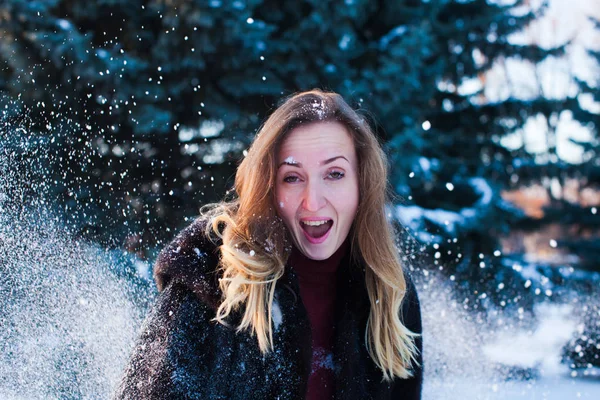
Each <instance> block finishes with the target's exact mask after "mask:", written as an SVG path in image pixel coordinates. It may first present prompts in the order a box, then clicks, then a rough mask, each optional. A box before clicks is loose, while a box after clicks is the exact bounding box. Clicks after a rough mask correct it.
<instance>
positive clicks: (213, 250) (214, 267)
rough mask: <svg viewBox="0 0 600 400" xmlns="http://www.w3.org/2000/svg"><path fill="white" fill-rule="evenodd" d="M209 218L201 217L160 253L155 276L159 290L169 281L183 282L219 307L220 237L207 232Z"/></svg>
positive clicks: (186, 286) (198, 295)
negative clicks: (211, 235)
mask: <svg viewBox="0 0 600 400" xmlns="http://www.w3.org/2000/svg"><path fill="white" fill-rule="evenodd" d="M209 223H210V221H208V220H207V218H205V217H198V218H197V219H195V220H194V221H193V222H192V223H191V224H190V225H188V226H187V227H186V228H185V229H183V230H182V231H181V232H180V233H179V234H178V235H177V236H176V237H175V238H174V239H173V240H172V241H171V242H170V243H169V244H168V245H166V246H165V247H164V248H163V249H162V251H161V252H160V254H159V255H158V257H157V259H156V262H155V263H154V279H155V281H156V285H157V287H158V289H159V291H163V290H165V288H167V286H169V284H171V283H172V284H174V285H177V286H182V287H185V288H187V289H188V290H190V291H191V292H193V293H194V294H195V295H196V296H197V297H199V298H200V299H201V300H203V301H204V302H205V303H207V304H208V305H210V306H212V307H213V308H216V307H217V306H218V302H219V300H220V298H221V293H220V289H219V276H218V274H219V271H218V266H219V246H220V244H221V243H220V241H219V240H217V239H214V238H212V237H210V236H209V235H208V234H207V226H208V225H209Z"/></svg>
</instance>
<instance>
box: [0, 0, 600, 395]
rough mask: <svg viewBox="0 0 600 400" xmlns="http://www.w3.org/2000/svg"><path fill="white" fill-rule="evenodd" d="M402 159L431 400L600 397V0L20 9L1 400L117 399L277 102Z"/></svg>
mask: <svg viewBox="0 0 600 400" xmlns="http://www.w3.org/2000/svg"><path fill="white" fill-rule="evenodd" d="M312 88H322V89H326V90H333V91H336V92H338V93H340V94H341V95H343V96H344V98H345V99H346V100H347V101H348V102H349V103H350V104H351V105H352V106H353V107H354V108H355V109H359V110H362V111H363V112H364V113H365V115H366V116H367V118H368V119H369V122H370V124H371V125H372V126H373V127H374V128H375V130H376V133H377V135H378V136H379V138H380V139H381V141H382V142H383V143H384V146H385V150H386V152H387V154H388V156H389V159H390V163H391V181H390V185H391V188H392V189H393V192H394V195H395V196H394V198H393V201H392V203H391V204H390V205H389V218H390V219H391V220H392V222H393V224H394V225H395V226H396V227H397V230H398V231H399V232H401V235H400V236H399V238H398V242H397V244H398V249H399V251H400V252H401V255H402V260H403V262H405V263H406V265H408V266H409V268H410V270H411V271H412V276H413V277H414V280H415V283H416V285H417V288H418V291H419V296H420V298H421V306H422V312H423V325H424V337H423V340H424V343H425V348H424V359H425V379H424V395H423V398H424V399H509V400H512V399H576V398H582V399H598V398H600V261H599V260H600V1H598V0H547V1H543V0H380V1H370V0H345V1H342V0H332V1H324V0H297V1H273V0H231V1H229V0H93V1H76V0H30V1H24V0H2V1H1V2H0V110H1V114H0V326H1V327H2V329H0V343H1V346H0V398H2V399H9V400H13V399H50V398H52V399H54V398H61V399H79V398H85V399H96V398H108V397H110V394H111V393H112V391H113V390H114V387H115V385H116V383H117V381H118V379H119V377H120V375H121V373H122V370H123V367H124V365H125V363H126V362H127V360H128V357H129V355H130V352H131V350H132V348H133V344H134V341H135V339H136V337H137V336H138V334H139V331H140V327H141V324H142V321H143V319H144V317H145V315H146V313H147V312H148V310H149V308H150V307H151V306H152V304H153V302H154V299H155V298H156V295H157V289H156V286H155V283H154V281H153V278H152V265H153V262H154V260H155V258H156V256H157V254H158V252H159V251H160V250H161V249H162V248H163V247H164V246H165V244H166V243H168V242H169V241H170V240H172V239H173V237H174V236H175V235H176V234H177V232H179V231H180V230H181V229H182V228H184V227H185V226H187V225H188V224H190V223H191V221H192V220H193V219H194V218H195V217H196V216H197V215H198V213H199V208H200V207H201V206H202V205H203V204H206V203H209V202H214V201H218V200H220V199H222V198H223V197H224V196H226V195H229V194H230V192H229V190H230V189H231V188H232V185H233V179H234V174H235V170H236V167H237V165H238V163H239V160H240V159H241V158H243V157H244V155H245V152H246V149H247V148H248V146H249V144H250V142H251V140H252V138H253V136H254V135H255V134H256V132H257V129H258V128H259V127H260V124H261V123H262V122H263V121H264V119H265V118H266V117H267V116H268V115H269V113H270V112H271V111H272V110H273V109H274V108H275V107H276V106H277V104H278V102H279V101H280V100H281V99H282V98H284V97H285V96H288V95H290V94H292V93H295V92H297V91H301V90H307V89H312Z"/></svg>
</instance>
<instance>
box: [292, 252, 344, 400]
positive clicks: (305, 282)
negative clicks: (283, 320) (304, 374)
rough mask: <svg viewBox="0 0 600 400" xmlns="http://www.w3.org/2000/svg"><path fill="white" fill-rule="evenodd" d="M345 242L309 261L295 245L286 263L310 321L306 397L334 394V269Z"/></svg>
mask: <svg viewBox="0 0 600 400" xmlns="http://www.w3.org/2000/svg"><path fill="white" fill-rule="evenodd" d="M347 250H348V242H347V241H345V242H344V243H343V244H342V245H341V246H340V248H339V249H338V250H337V251H336V252H335V253H334V254H333V255H332V256H331V257H329V258H328V259H326V260H311V259H310V258H308V257H306V256H305V255H304V254H302V253H301V252H300V251H299V250H298V249H297V248H296V247H294V248H293V250H292V254H291V255H290V265H291V267H292V268H293V269H294V271H295V272H296V275H297V276H298V283H299V285H300V297H301V298H302V303H303V304H304V308H306V312H307V313H308V319H309V321H310V327H311V333H312V352H313V356H312V366H311V372H310V376H309V378H308V390H307V392H306V399H307V400H325V399H327V400H331V399H332V398H333V396H334V393H335V387H334V385H335V376H334V372H333V353H332V351H333V337H334V331H335V325H334V321H335V318H334V312H335V299H336V294H337V271H338V269H339V268H338V267H339V266H340V262H341V260H342V258H343V257H344V255H345V254H346V251H347Z"/></svg>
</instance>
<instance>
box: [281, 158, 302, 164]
mask: <svg viewBox="0 0 600 400" xmlns="http://www.w3.org/2000/svg"><path fill="white" fill-rule="evenodd" d="M283 162H284V163H286V164H291V165H296V164H298V161H296V159H295V158H294V157H292V156H289V157H288V158H286V159H285V160H283Z"/></svg>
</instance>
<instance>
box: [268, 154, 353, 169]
mask: <svg viewBox="0 0 600 400" xmlns="http://www.w3.org/2000/svg"><path fill="white" fill-rule="evenodd" d="M338 158H343V159H344V160H346V162H348V164H350V161H348V159H347V158H346V157H344V156H335V157H331V158H328V159H327V160H325V161H321V162H320V165H322V166H323V165H327V164H331V163H332V162H334V161H335V160H337V159H338ZM282 165H290V166H292V167H298V168H302V163H300V162H298V161H294V162H288V161H283V162H282V163H281V164H279V166H278V167H277V168H281V166H282Z"/></svg>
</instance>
